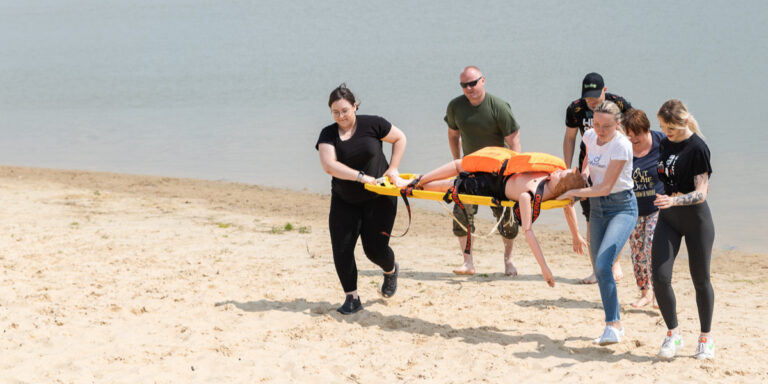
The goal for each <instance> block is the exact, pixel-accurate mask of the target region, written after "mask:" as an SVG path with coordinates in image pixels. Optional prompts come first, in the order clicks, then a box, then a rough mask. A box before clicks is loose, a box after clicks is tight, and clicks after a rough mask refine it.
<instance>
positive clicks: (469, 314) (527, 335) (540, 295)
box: [0, 167, 768, 383]
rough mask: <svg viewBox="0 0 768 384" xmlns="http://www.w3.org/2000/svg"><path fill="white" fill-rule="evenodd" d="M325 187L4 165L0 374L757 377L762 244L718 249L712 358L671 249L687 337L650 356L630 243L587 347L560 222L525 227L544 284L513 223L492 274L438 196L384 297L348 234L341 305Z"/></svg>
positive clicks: (161, 379) (589, 298)
mask: <svg viewBox="0 0 768 384" xmlns="http://www.w3.org/2000/svg"><path fill="white" fill-rule="evenodd" d="M329 184H330V183H329ZM329 189H330V187H329ZM329 200H330V197H329V195H327V194H326V195H321V194H309V193H302V192H294V191H287V190H280V189H271V188H264V187H259V186H253V185H246V184H237V183H224V182H212V181H201V180H190V179H175V178H165V177H148V176H132V175H119V174H109V173H92V172H81V171H61V170H46V169H35V168H19V167H0V206H2V217H3V219H2V222H1V223H0V226H2V230H1V232H2V236H0V247H1V249H2V252H0V329H2V336H0V356H1V358H0V382H1V383H91V382H94V383H186V382H211V383H286V382H296V383H308V382H318V383H379V382H389V383H392V382H403V383H413V382H429V383H503V382H556V381H558V382H587V381H589V382H616V381H618V380H621V382H622V383H648V382H747V383H758V382H766V381H768V373H767V371H768V368H767V367H768V353H766V351H768V338H766V337H765V335H766V334H768V321H766V318H767V317H768V316H767V315H768V312H767V311H766V304H767V303H768V295H767V294H766V292H768V283H767V282H766V277H765V276H766V274H768V259H766V257H765V255H760V254H744V253H737V252H725V251H719V252H718V253H717V254H716V255H715V258H714V260H713V263H712V280H713V285H714V287H715V294H716V307H715V316H714V324H713V332H714V338H715V342H716V346H717V355H716V359H715V360H714V361H708V362H700V361H697V360H695V359H693V358H692V355H693V353H694V350H695V348H696V336H697V335H698V327H699V325H698V324H699V323H698V316H697V312H696V306H695V298H694V294H693V286H692V284H691V280H690V277H689V274H688V265H687V259H680V260H678V262H677V264H676V271H675V278H674V287H675V290H676V293H677V300H678V310H679V317H680V322H681V326H682V329H683V332H684V341H685V343H686V346H685V347H684V349H683V350H682V353H681V355H680V356H679V357H678V358H676V359H675V360H673V361H669V362H667V361H660V360H659V359H657V358H656V356H655V354H656V352H657V350H658V347H659V346H660V344H661V341H662V339H663V335H664V332H665V326H664V323H663V321H662V318H661V316H660V315H659V313H658V311H656V310H654V309H652V308H651V307H646V308H643V309H634V308H632V307H631V306H630V305H629V304H630V303H632V302H633V301H634V300H635V299H636V298H637V296H638V289H637V287H636V285H635V282H634V278H633V276H632V270H631V263H630V262H629V259H628V257H627V256H626V253H625V254H623V255H622V256H623V258H622V260H621V263H622V266H623V270H624V274H625V277H624V279H622V280H621V281H620V282H619V299H620V301H621V304H622V313H621V314H622V320H623V322H624V325H625V327H626V329H627V335H626V337H625V339H624V341H622V342H621V343H620V344H617V345H614V346H609V347H599V346H596V345H594V344H592V339H593V338H595V337H597V336H599V335H600V333H601V332H602V326H603V322H602V320H603V311H602V306H601V303H600V295H599V292H598V289H597V286H595V285H588V286H587V285H580V284H578V281H579V279H580V278H582V277H584V276H586V275H587V274H588V272H589V268H590V267H589V263H588V261H587V259H586V257H584V256H579V255H576V254H574V253H573V252H572V251H571V246H570V236H569V235H568V234H567V233H565V232H555V231H547V230H545V229H543V228H537V236H538V238H539V240H540V241H541V243H542V248H543V249H544V252H545V256H546V257H547V260H548V262H549V265H550V267H551V269H552V271H553V273H554V274H555V276H556V281H557V284H556V286H555V287H554V288H550V287H548V286H547V285H546V284H545V283H544V281H543V280H542V278H541V275H540V273H539V269H538V266H537V265H536V263H535V261H534V259H533V257H532V255H531V252H530V250H529V248H528V246H527V244H526V243H525V242H524V241H522V239H519V240H518V241H517V242H516V249H515V263H516V266H517V268H518V270H519V272H520V275H519V276H517V277H506V276H504V275H503V273H502V271H503V263H502V249H501V242H500V241H498V240H497V239H495V238H492V239H478V240H476V243H475V244H476V245H475V250H474V253H475V261H476V267H477V269H478V274H477V275H475V276H470V277H467V276H455V275H453V274H452V273H451V270H452V269H453V267H454V266H456V265H457V264H458V263H459V261H460V260H461V257H460V254H459V249H458V246H457V242H456V240H455V239H454V238H453V235H452V234H451V232H450V230H449V228H450V223H449V220H450V219H449V218H448V217H447V216H445V215H444V214H441V213H440V212H436V211H434V212H433V211H428V210H416V211H415V212H414V219H413V224H412V226H411V229H410V232H409V234H408V235H407V236H406V237H404V238H397V239H393V241H392V247H393V249H394V251H395V253H396V255H397V259H398V261H399V263H400V268H401V272H400V280H399V289H398V291H397V294H396V295H395V296H394V297H393V298H391V299H383V298H382V297H381V296H380V295H379V287H380V284H381V281H382V277H381V271H379V270H377V268H376V267H375V266H374V265H373V264H372V263H370V262H369V261H368V260H367V259H366V258H365V256H364V255H363V253H362V250H361V249H359V248H358V252H357V263H358V267H359V268H360V270H361V271H360V276H359V282H358V286H359V291H360V295H361V298H362V301H363V305H364V307H365V309H364V310H363V311H361V312H359V313H357V314H354V315H351V316H342V315H340V314H338V313H337V312H336V311H335V309H336V307H338V306H339V305H340V304H341V302H342V301H343V294H342V292H341V287H340V284H339V282H338V279H337V277H336V274H335V271H334V267H333V262H332V256H331V249H330V240H329V235H328V229H327V215H328V205H329ZM404 213H405V210H404V209H403V210H401V211H400V215H398V221H397V223H396V224H395V232H396V233H399V232H400V231H402V229H404V228H405V225H406V223H407V215H405V214H404ZM543 214H544V215H560V216H562V213H561V212H559V211H546V212H544V213H543ZM722 225H725V224H722ZM490 226H491V223H490V222H489V221H480V222H479V224H478V227H479V230H481V231H487V230H488V229H490Z"/></svg>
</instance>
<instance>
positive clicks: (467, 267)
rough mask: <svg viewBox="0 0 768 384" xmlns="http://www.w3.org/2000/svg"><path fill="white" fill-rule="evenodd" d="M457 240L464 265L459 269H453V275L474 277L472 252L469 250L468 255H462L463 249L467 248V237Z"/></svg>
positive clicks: (460, 237)
mask: <svg viewBox="0 0 768 384" xmlns="http://www.w3.org/2000/svg"><path fill="white" fill-rule="evenodd" d="M458 239H459V246H461V252H462V253H463V254H464V264H462V265H461V267H459V268H456V269H454V270H453V273H455V274H457V275H474V274H475V264H474V263H473V262H472V253H471V252H472V250H471V249H470V253H464V247H466V246H467V237H466V236H459V237H458Z"/></svg>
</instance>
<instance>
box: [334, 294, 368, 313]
mask: <svg viewBox="0 0 768 384" xmlns="http://www.w3.org/2000/svg"><path fill="white" fill-rule="evenodd" d="M361 309H363V304H361V303H360V297H358V298H357V299H355V298H353V297H352V295H347V299H346V300H344V305H342V306H341V307H338V308H336V310H337V311H339V313H341V314H342V315H351V314H353V313H355V312H358V311H360V310H361Z"/></svg>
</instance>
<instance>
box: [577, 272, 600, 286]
mask: <svg viewBox="0 0 768 384" xmlns="http://www.w3.org/2000/svg"><path fill="white" fill-rule="evenodd" d="M580 283H582V284H595V283H597V276H595V274H594V273H593V274H591V275H589V276H587V277H585V278H583V279H581V281H580Z"/></svg>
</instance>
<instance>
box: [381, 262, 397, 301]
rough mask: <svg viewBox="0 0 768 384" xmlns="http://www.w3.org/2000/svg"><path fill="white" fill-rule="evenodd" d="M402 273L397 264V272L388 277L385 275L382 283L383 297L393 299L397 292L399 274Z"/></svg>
mask: <svg viewBox="0 0 768 384" xmlns="http://www.w3.org/2000/svg"><path fill="white" fill-rule="evenodd" d="M398 272H400V267H399V266H398V265H397V263H395V271H394V272H392V273H390V274H389V275H387V274H386V273H385V274H384V282H383V283H381V295H382V296H384V297H392V296H394V295H395V292H397V273H398Z"/></svg>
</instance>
